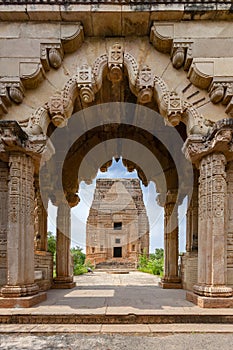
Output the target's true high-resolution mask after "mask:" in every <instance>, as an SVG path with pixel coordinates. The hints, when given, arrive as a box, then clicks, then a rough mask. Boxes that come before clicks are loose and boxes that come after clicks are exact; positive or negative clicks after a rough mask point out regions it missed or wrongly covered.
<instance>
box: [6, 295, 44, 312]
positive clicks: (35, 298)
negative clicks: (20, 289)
mask: <svg viewBox="0 0 233 350" xmlns="http://www.w3.org/2000/svg"><path fill="white" fill-rule="evenodd" d="M46 299H47V294H46V293H45V292H43V293H39V294H36V295H32V296H28V297H21V298H2V297H0V308H19V307H22V308H26V307H32V306H34V305H36V304H39V303H41V302H42V301H45V300H46Z"/></svg>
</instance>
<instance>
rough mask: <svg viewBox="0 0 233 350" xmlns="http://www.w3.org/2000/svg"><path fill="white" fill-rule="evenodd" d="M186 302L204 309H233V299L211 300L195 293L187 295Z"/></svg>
mask: <svg viewBox="0 0 233 350" xmlns="http://www.w3.org/2000/svg"><path fill="white" fill-rule="evenodd" d="M186 300H188V301H191V302H192V303H194V304H195V305H197V306H199V307H202V308H233V298H232V297H230V298H210V297H203V296H200V295H197V294H195V293H193V292H187V293H186Z"/></svg>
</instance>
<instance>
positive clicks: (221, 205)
mask: <svg viewBox="0 0 233 350" xmlns="http://www.w3.org/2000/svg"><path fill="white" fill-rule="evenodd" d="M225 165H226V158H225V156H224V154H222V153H212V154H208V155H207V156H205V157H203V158H202V159H201V162H200V179H199V182H200V183H199V230H198V231H199V237H198V241H199V250H198V284H197V285H195V286H194V287H193V290H194V292H195V293H196V294H198V295H203V296H206V297H230V296H232V289H231V288H229V287H226V227H225V218H226V216H227V212H226V194H227V186H226V172H225Z"/></svg>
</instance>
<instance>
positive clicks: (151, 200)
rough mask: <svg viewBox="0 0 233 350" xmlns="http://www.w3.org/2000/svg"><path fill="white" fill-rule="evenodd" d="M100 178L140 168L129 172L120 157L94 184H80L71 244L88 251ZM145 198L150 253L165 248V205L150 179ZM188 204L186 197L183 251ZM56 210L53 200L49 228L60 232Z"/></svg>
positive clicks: (182, 209) (181, 218) (181, 228)
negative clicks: (90, 217) (90, 219)
mask: <svg viewBox="0 0 233 350" xmlns="http://www.w3.org/2000/svg"><path fill="white" fill-rule="evenodd" d="M98 178H138V176H137V172H136V170H135V171H133V172H131V173H129V172H128V171H127V169H126V168H125V167H124V165H123V164H122V160H121V159H120V160H119V161H118V162H116V161H115V160H114V159H113V162H112V165H111V167H109V168H108V171H107V172H105V173H102V172H100V171H98V174H97V176H96V178H95V180H93V182H92V184H91V185H87V184H85V182H83V181H82V182H81V183H80V185H79V192H78V195H79V198H80V202H79V204H78V205H77V206H76V207H75V208H72V210H71V245H72V246H79V247H81V248H83V251H84V252H85V250H86V220H87V217H88V214H89V209H90V206H91V204H92V200H93V195H94V190H95V186H96V179H98ZM141 188H142V193H143V201H144V204H145V206H146V211H147V215H148V219H149V226H150V253H153V252H154V251H155V249H156V248H163V247H164V238H163V212H164V210H163V208H162V207H160V206H159V205H158V204H157V202H156V196H157V193H156V188H155V184H154V183H153V182H150V183H149V184H148V186H147V187H145V186H144V185H143V184H142V183H141ZM186 207H187V203H186V200H185V199H184V201H183V203H182V205H181V206H179V251H180V252H184V251H185V243H186V242H185V229H186ZM56 211H57V208H56V207H54V206H53V205H52V204H51V203H49V209H48V230H49V231H51V232H53V233H54V234H55V232H56Z"/></svg>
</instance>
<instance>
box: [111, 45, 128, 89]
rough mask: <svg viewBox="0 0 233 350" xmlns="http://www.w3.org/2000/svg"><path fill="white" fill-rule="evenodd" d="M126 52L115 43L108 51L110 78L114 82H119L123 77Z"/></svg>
mask: <svg viewBox="0 0 233 350" xmlns="http://www.w3.org/2000/svg"><path fill="white" fill-rule="evenodd" d="M123 62H124V53H123V47H122V45H121V44H119V43H115V44H114V45H113V46H112V47H111V48H110V50H109V53H108V78H109V80H110V81H111V82H112V83H118V82H120V81H121V80H122V77H123V72H122V70H123Z"/></svg>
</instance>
